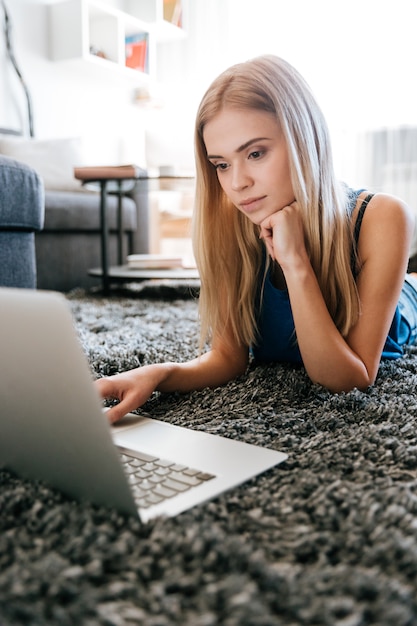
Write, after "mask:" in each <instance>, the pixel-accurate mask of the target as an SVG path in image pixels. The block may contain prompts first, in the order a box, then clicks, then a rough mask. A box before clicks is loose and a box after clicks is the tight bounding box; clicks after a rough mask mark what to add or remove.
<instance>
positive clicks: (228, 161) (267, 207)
mask: <svg viewBox="0 0 417 626" xmlns="http://www.w3.org/2000/svg"><path fill="white" fill-rule="evenodd" d="M203 139H204V143H205V146H206V150H207V155H208V159H209V161H210V163H212V164H213V166H214V167H215V168H216V171H217V176H218V179H219V183H220V185H221V187H222V189H223V191H224V192H225V194H226V195H227V196H228V198H229V199H230V200H231V202H232V203H233V204H234V205H235V206H236V207H237V208H238V209H239V211H241V212H242V213H244V214H245V215H246V216H247V217H248V218H249V219H250V220H251V222H253V223H254V224H260V223H261V222H262V221H263V220H264V219H265V218H266V217H269V216H270V215H272V214H273V213H276V212H277V211H280V210H281V209H282V208H284V207H285V206H287V205H289V204H291V203H292V202H293V201H294V199H295V198H294V191H293V189H292V185H291V178H290V167H289V160H288V150H287V146H286V143H285V140H284V137H283V135H282V133H281V130H280V127H279V125H278V123H277V121H276V119H275V117H274V115H272V114H271V113H268V112H265V111H258V110H256V109H239V108H234V107H227V108H224V109H222V110H221V111H220V113H218V115H216V116H215V117H214V118H213V119H212V120H210V122H208V123H207V124H206V125H205V127H204V131H203Z"/></svg>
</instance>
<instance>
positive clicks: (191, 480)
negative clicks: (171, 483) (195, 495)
mask: <svg viewBox="0 0 417 626" xmlns="http://www.w3.org/2000/svg"><path fill="white" fill-rule="evenodd" d="M171 478H172V479H173V480H178V481H179V482H180V483H185V484H186V485H189V486H190V487H196V486H197V485H199V484H200V483H201V480H199V479H198V478H196V476H187V475H186V474H182V473H181V472H172V474H171Z"/></svg>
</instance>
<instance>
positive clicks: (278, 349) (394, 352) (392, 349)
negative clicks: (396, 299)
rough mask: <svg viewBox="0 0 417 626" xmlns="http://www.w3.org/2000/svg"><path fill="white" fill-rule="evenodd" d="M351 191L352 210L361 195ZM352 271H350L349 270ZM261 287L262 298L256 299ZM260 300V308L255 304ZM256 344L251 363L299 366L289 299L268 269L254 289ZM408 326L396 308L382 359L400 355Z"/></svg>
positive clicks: (407, 322)
mask: <svg viewBox="0 0 417 626" xmlns="http://www.w3.org/2000/svg"><path fill="white" fill-rule="evenodd" d="M362 191H363V190H362V189H361V190H359V191H353V190H351V191H350V193H349V206H350V209H351V211H353V209H354V207H355V205H356V202H357V199H358V196H359V194H360V193H362ZM371 197H372V195H369V196H368V197H367V198H366V200H364V202H363V203H362V205H361V208H360V211H359V214H358V218H357V221H356V224H355V235H354V242H355V243H354V245H355V246H356V245H357V242H358V238H359V231H360V227H361V223H362V218H363V214H364V212H365V209H366V206H367V204H368V202H369V200H370V199H371ZM354 259H355V251H352V266H353V268H354ZM353 271H354V270H353ZM262 282H264V285H263V294H262V299H261V298H260V294H261V290H262ZM260 301H261V305H259V302H260ZM257 324H258V337H259V338H258V341H257V343H256V345H254V346H253V347H252V353H253V356H254V358H255V361H258V362H273V361H281V362H286V363H296V364H301V363H302V358H301V354H300V350H299V348H298V344H297V341H296V335H295V325H294V318H293V315H292V310H291V303H290V298H289V295H288V291H287V290H282V289H278V288H276V287H275V286H274V285H273V282H272V276H271V268H270V269H269V270H268V272H267V275H266V277H265V281H263V271H261V272H260V284H259V287H258V304H257ZM409 338H410V324H409V321H408V320H407V319H406V317H405V312H404V311H403V310H402V309H401V308H400V306H397V308H396V310H395V314H394V319H393V321H392V324H391V328H390V330H389V333H388V337H387V339H386V342H385V345H384V349H383V352H382V357H383V358H387V359H397V358H399V357H400V356H402V354H403V349H402V346H403V345H404V344H405V343H407V342H408V341H409Z"/></svg>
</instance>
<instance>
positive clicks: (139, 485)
mask: <svg viewBox="0 0 417 626" xmlns="http://www.w3.org/2000/svg"><path fill="white" fill-rule="evenodd" d="M118 449H119V452H120V455H121V461H122V466H123V469H124V471H125V474H126V477H127V480H128V482H129V484H130V486H131V490H132V493H133V498H134V500H135V503H136V505H137V506H138V507H139V508H142V509H143V508H148V507H150V506H152V505H154V504H159V503H160V502H162V501H163V500H166V499H167V498H172V497H174V496H176V495H178V494H179V493H182V492H184V491H188V490H189V489H193V488H194V487H198V485H201V484H202V483H205V482H207V481H208V480H211V479H212V478H215V476H214V475H213V474H208V473H207V472H202V471H200V470H198V469H195V468H192V467H187V466H185V465H179V464H178V463H174V462H173V461H168V460H167V459H159V458H158V457H155V456H150V455H149V454H144V453H143V452H137V451H136V450H129V449H128V448H123V447H122V446H118Z"/></svg>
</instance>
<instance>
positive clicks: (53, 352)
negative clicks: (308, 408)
mask: <svg viewBox="0 0 417 626" xmlns="http://www.w3.org/2000/svg"><path fill="white" fill-rule="evenodd" d="M0 346H1V348H0V349H1V362H2V366H1V375H0V466H1V467H5V468H8V469H10V470H13V471H14V472H16V473H17V474H19V475H21V476H22V477H25V478H29V479H38V480H41V481H43V482H45V483H48V484H49V485H51V486H53V487H54V488H57V489H59V490H60V491H62V492H64V493H65V494H67V495H68V496H70V497H73V498H76V499H80V500H88V501H90V502H93V503H95V504H98V505H106V506H109V507H115V508H116V509H118V510H119V511H121V512H123V513H128V514H133V515H138V516H139V518H140V519H141V520H142V521H144V522H146V521H148V520H149V519H151V518H154V517H157V516H173V515H176V514H178V513H180V512H182V511H184V510H186V509H189V508H191V507H192V506H194V505H196V504H200V503H202V502H204V501H206V500H208V499H211V498H213V497H215V496H217V495H219V494H220V493H222V492H224V491H225V490H227V489H230V488H232V487H234V486H236V485H238V484H240V483H242V482H244V481H246V480H248V479H250V478H252V477H253V476H256V475H257V474H259V473H261V472H264V471H265V470H267V469H269V468H271V467H273V466H275V465H277V464H278V463H281V462H282V461H284V460H285V459H286V458H287V455H286V454H284V453H282V452H278V451H275V450H270V449H266V448H262V447H259V446H254V445H249V444H246V443H242V442H238V441H234V440H231V439H227V438H224V437H220V436H217V435H210V434H207V433H203V432H198V431H193V430H191V429H188V428H183V427H178V426H173V425H171V424H168V423H166V422H163V421H159V420H154V419H151V418H149V417H146V416H143V415H142V416H138V415H134V414H129V415H127V416H126V417H125V418H124V419H123V420H122V421H121V422H119V423H118V424H117V425H116V426H110V425H109V424H108V421H107V419H106V416H105V414H104V413H103V409H102V401H101V399H100V398H99V396H98V394H97V392H96V389H95V387H94V385H93V383H92V375H91V371H90V368H89V365H88V362H87V359H86V357H85V355H84V352H83V350H82V347H81V344H80V342H79V339H78V336H77V333H76V330H75V326H74V322H73V318H72V314H71V310H70V307H69V304H68V302H67V301H66V299H65V297H64V296H63V295H62V294H58V293H54V292H46V291H35V290H24V289H8V288H0Z"/></svg>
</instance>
